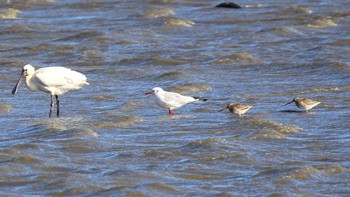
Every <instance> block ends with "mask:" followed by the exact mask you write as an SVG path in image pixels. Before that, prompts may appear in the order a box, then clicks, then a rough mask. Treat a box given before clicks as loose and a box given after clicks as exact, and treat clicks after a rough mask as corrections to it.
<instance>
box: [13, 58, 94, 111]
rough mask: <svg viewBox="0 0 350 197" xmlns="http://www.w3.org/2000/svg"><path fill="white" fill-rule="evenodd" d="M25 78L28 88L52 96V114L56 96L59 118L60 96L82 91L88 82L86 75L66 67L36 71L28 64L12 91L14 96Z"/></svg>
mask: <svg viewBox="0 0 350 197" xmlns="http://www.w3.org/2000/svg"><path fill="white" fill-rule="evenodd" d="M23 77H24V79H25V83H26V85H27V87H28V88H29V89H31V90H40V91H42V92H45V93H48V94H50V95H51V104H50V113H49V117H51V113H52V109H53V106H54V98H53V97H54V96H55V97H56V105H57V117H59V113H60V101H59V100H58V95H61V94H64V93H66V92H68V91H70V90H77V89H80V88H81V87H82V86H84V85H89V83H88V82H86V77H85V75H83V74H81V73H79V72H76V71H73V70H71V69H68V68H64V67H46V68H40V69H38V70H35V68H34V67H33V66H32V65H30V64H27V65H25V66H24V67H23V69H22V73H21V76H20V78H19V80H18V82H17V84H16V86H15V87H14V88H13V90H12V94H16V92H17V90H18V87H19V85H20V83H21V80H22V78H23Z"/></svg>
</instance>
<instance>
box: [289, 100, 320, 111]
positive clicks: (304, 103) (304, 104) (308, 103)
mask: <svg viewBox="0 0 350 197" xmlns="http://www.w3.org/2000/svg"><path fill="white" fill-rule="evenodd" d="M293 102H294V103H295V105H296V106H297V107H299V108H300V109H305V111H308V110H310V109H312V108H314V107H315V106H317V105H318V104H320V103H321V102H319V101H314V100H311V99H308V98H298V97H295V98H294V99H293V100H292V101H291V102H289V103H287V104H286V105H288V104H290V103H293Z"/></svg>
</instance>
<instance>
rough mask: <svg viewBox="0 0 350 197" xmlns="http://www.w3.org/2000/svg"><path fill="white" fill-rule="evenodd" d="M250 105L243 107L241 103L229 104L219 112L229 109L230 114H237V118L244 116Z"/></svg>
mask: <svg viewBox="0 0 350 197" xmlns="http://www.w3.org/2000/svg"><path fill="white" fill-rule="evenodd" d="M252 107H253V106H252V105H245V104H241V103H230V104H228V105H227V106H226V108H224V109H221V110H219V112H221V111H224V110H225V109H229V110H230V112H231V113H234V114H237V115H238V116H242V115H243V114H245V113H246V112H247V111H248V110H249V109H250V108H252Z"/></svg>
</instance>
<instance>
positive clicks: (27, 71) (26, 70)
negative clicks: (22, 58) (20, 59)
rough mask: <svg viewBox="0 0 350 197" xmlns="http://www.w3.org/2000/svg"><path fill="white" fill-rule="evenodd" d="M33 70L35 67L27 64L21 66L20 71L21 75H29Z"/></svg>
mask: <svg viewBox="0 0 350 197" xmlns="http://www.w3.org/2000/svg"><path fill="white" fill-rule="evenodd" d="M34 72H35V68H34V67H33V66H32V65H30V64H27V65H25V66H23V69H22V73H23V76H25V77H26V76H30V75H33V74H34Z"/></svg>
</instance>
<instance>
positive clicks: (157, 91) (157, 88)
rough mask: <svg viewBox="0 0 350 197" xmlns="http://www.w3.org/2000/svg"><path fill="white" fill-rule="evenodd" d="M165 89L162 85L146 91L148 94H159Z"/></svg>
mask: <svg viewBox="0 0 350 197" xmlns="http://www.w3.org/2000/svg"><path fill="white" fill-rule="evenodd" d="M163 91H164V90H163V89H162V88H160V87H155V88H153V89H152V91H150V92H146V94H153V93H154V94H159V93H160V92H163Z"/></svg>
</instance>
